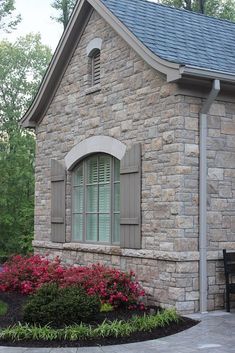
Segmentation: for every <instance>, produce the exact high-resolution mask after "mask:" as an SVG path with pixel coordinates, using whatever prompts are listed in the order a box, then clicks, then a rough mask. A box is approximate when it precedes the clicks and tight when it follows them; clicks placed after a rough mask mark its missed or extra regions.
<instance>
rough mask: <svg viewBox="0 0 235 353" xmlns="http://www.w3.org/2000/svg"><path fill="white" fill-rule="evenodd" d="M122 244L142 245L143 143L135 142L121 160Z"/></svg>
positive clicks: (136, 247) (131, 246)
mask: <svg viewBox="0 0 235 353" xmlns="http://www.w3.org/2000/svg"><path fill="white" fill-rule="evenodd" d="M120 188H121V190H120V202H121V205H120V245H121V247H122V248H132V249H139V248H140V247H141V208H140V203H141V145H140V144H135V145H133V146H132V148H131V149H130V150H128V151H127V152H126V154H125V156H124V157H123V159H122V160H121V168H120Z"/></svg>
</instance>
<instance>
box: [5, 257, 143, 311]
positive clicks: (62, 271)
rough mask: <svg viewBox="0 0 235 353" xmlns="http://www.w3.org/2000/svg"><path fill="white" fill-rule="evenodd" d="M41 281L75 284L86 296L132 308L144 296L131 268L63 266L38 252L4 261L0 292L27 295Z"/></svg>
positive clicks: (34, 289) (38, 285)
mask: <svg viewBox="0 0 235 353" xmlns="http://www.w3.org/2000/svg"><path fill="white" fill-rule="evenodd" d="M45 283H57V284H58V285H59V286H60V287H69V286H71V285H78V284H79V285H80V286H82V287H83V288H84V289H85V290H86V292H87V293H88V294H89V295H93V294H96V295H98V296H99V298H100V300H101V302H102V304H104V303H109V304H111V305H112V306H113V307H119V306H126V307H129V308H134V307H135V305H136V304H137V303H138V304H140V305H142V306H143V304H141V297H143V296H144V295H145V292H144V290H143V288H142V287H141V286H140V284H139V283H138V282H137V281H136V279H135V274H134V273H133V272H132V271H130V272H129V273H126V272H122V271H119V270H117V269H114V268H110V267H106V266H103V265H100V264H95V265H92V266H79V267H77V266H72V267H63V266H61V264H60V260H59V259H58V258H55V259H54V260H53V261H50V260H48V259H47V258H43V257H41V256H39V255H34V256H31V257H22V256H20V255H17V256H14V257H12V258H11V259H10V260H9V261H7V262H6V263H5V264H4V267H3V272H2V273H0V291H11V290H14V291H18V292H20V293H23V294H31V293H34V292H35V291H36V290H37V289H38V288H40V287H41V286H42V285H43V284H45Z"/></svg>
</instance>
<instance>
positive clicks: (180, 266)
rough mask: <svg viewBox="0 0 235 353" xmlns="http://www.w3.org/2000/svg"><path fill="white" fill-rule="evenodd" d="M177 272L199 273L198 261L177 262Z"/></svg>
mask: <svg viewBox="0 0 235 353" xmlns="http://www.w3.org/2000/svg"><path fill="white" fill-rule="evenodd" d="M176 272H177V273H198V263H197V262H178V263H177V264H176Z"/></svg>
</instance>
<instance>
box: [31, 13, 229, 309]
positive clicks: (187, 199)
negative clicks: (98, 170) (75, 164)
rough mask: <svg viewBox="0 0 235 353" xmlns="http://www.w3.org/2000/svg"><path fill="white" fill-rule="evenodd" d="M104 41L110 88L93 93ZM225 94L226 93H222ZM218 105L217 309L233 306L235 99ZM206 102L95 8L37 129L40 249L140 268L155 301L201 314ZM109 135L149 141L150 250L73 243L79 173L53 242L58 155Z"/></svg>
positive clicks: (145, 166) (212, 242)
mask: <svg viewBox="0 0 235 353" xmlns="http://www.w3.org/2000/svg"><path fill="white" fill-rule="evenodd" d="M95 37H99V38H101V39H102V48H101V85H100V89H99V90H98V91H96V92H91V91H90V89H89V83H88V82H89V78H88V58H87V55H86V47H87V45H88V43H89V42H90V41H91V40H92V39H94V38H95ZM221 99H222V98H221ZM221 99H220V100H219V101H216V102H215V104H213V106H212V108H211V110H210V114H209V116H208V141H207V142H208V163H209V165H208V166H209V170H208V284H209V298H208V299H209V308H210V309H216V308H220V307H222V306H223V305H224V302H223V300H224V297H223V296H224V277H223V267H222V262H221V258H222V255H221V254H222V251H221V250H222V249H223V248H230V249H235V242H234V240H235V154H234V147H235V144H234V141H235V136H234V135H235V104H233V103H231V102H230V101H223V100H221ZM202 102H203V100H202V98H197V97H194V96H193V94H191V95H186V94H185V93H184V94H183V93H182V92H181V91H180V89H179V87H178V86H177V84H176V83H167V82H166V79H165V77H164V75H162V74H160V73H158V72H157V71H155V70H154V69H152V68H151V67H150V66H148V64H146V63H145V62H144V61H143V60H142V59H141V58H140V57H139V56H138V54H137V53H135V52H134V51H133V50H132V49H131V47H130V46H129V45H128V44H127V43H125V42H124V41H123V40H122V39H121V38H120V37H119V36H118V35H117V34H116V33H115V32H114V31H113V30H112V29H111V28H110V27H109V26H108V24H107V23H106V22H105V21H104V20H103V19H102V18H101V17H100V16H99V15H98V14H97V13H96V12H95V11H94V12H93V13H92V15H91V18H90V20H89V23H88V25H87V26H86V28H85V31H84V33H83V35H82V37H81V40H80V42H79V44H78V47H77V48H76V50H75V52H74V54H73V57H72V59H71V62H70V63H69V65H68V67H67V69H66V72H65V74H64V76H63V79H62V81H61V83H60V85H59V88H58V90H57V92H56V94H55V96H54V98H53V100H52V102H51V104H50V107H49V109H48V111H47V113H46V115H45V117H44V119H43V120H42V121H41V123H40V124H39V126H38V127H37V130H36V134H37V157H36V196H35V202H36V208H35V240H34V247H35V251H36V252H40V253H42V254H46V253H49V254H50V255H51V256H55V255H59V256H60V257H61V258H62V260H63V261H64V262H65V263H69V264H72V263H77V264H82V265H83V264H92V263H94V262H100V263H105V264H108V265H112V266H115V267H117V268H121V269H122V270H129V269H132V270H133V271H135V272H136V274H137V277H138V279H139V280H140V281H141V282H142V284H143V285H144V287H145V289H146V291H147V293H148V294H149V300H150V301H153V302H155V303H160V304H162V305H163V306H169V305H175V306H176V308H177V309H178V310H179V311H181V312H184V313H187V312H194V311H198V310H199V273H198V270H199V252H198V238H199V226H198V221H199V203H198V202H199V185H198V180H199V111H200V109H201V106H202ZM97 135H106V136H110V137H113V138H115V139H117V140H119V141H121V142H123V143H124V144H125V145H126V146H127V147H130V146H131V145H132V144H134V143H136V142H139V143H141V146H142V192H141V199H142V203H141V212H142V247H141V249H140V250H134V249H121V248H120V247H118V246H104V245H87V244H80V243H74V242H71V185H70V184H71V173H70V172H68V174H67V187H66V243H64V244H59V243H52V242H51V241H50V229H51V219H50V205H51V196H50V195H51V192H50V191H51V190H50V188H51V185H50V161H51V159H52V158H54V159H57V160H59V161H63V160H64V158H65V156H66V154H67V153H68V152H69V151H70V150H71V149H72V148H73V146H75V145H76V144H77V143H79V142H81V141H83V140H85V139H86V138H88V137H91V136H97Z"/></svg>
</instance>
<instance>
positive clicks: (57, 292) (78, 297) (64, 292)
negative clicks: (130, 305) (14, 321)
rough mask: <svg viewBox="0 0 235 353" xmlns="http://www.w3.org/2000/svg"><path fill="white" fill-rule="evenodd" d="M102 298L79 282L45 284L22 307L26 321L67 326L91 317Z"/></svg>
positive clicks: (97, 309)
mask: <svg viewBox="0 0 235 353" xmlns="http://www.w3.org/2000/svg"><path fill="white" fill-rule="evenodd" d="M100 306H101V303H100V300H99V298H98V296H96V295H88V294H87V293H86V291H85V290H84V289H83V288H82V287H79V286H74V285H73V286H70V287H66V288H60V287H58V285H57V284H56V283H51V284H44V285H43V286H42V287H41V288H40V289H39V290H38V291H37V292H36V293H35V294H33V295H32V296H31V297H30V299H29V301H28V303H27V304H26V305H25V306H24V308H23V318H24V321H25V322H27V323H32V324H37V325H48V324H49V325H53V326H64V325H70V324H76V323H80V322H81V321H83V322H84V321H85V322H86V321H87V320H90V319H92V318H93V317H94V316H95V314H97V313H98V312H99V311H100Z"/></svg>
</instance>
